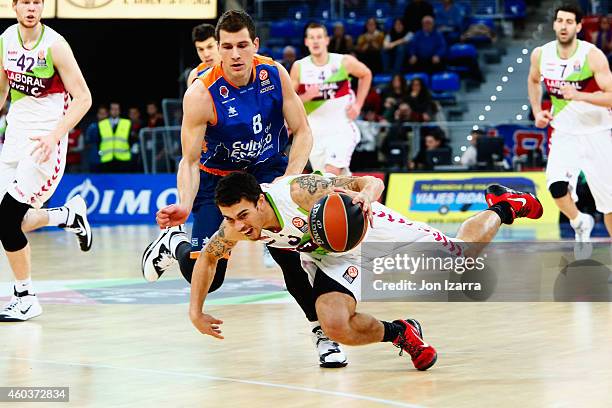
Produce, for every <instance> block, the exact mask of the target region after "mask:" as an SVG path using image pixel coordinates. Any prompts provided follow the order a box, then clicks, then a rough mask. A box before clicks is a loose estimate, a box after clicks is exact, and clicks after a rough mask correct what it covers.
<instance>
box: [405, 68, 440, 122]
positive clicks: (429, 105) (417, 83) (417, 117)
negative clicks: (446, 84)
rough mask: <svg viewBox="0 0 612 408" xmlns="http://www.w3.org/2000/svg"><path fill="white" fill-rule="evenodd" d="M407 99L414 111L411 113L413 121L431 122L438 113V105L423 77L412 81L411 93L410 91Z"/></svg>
mask: <svg viewBox="0 0 612 408" xmlns="http://www.w3.org/2000/svg"><path fill="white" fill-rule="evenodd" d="M406 101H407V102H408V106H410V110H411V111H412V113H411V114H410V121H411V122H430V121H432V120H433V119H434V117H435V115H436V113H438V107H437V105H436V103H435V102H434V100H433V98H432V97H431V93H430V92H429V89H428V88H427V85H425V84H424V83H423V80H422V79H421V78H414V79H413V80H412V81H411V82H410V93H408V96H407V98H406Z"/></svg>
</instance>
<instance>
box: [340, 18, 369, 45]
mask: <svg viewBox="0 0 612 408" xmlns="http://www.w3.org/2000/svg"><path fill="white" fill-rule="evenodd" d="M344 31H345V32H346V33H347V34H348V35H350V36H351V37H353V41H354V42H355V43H357V38H358V37H359V36H360V35H361V34H363V32H364V31H365V20H346V21H345V22H344Z"/></svg>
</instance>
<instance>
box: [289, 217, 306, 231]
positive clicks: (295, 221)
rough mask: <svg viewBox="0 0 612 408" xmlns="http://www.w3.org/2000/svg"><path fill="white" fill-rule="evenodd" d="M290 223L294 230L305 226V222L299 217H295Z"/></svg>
mask: <svg viewBox="0 0 612 408" xmlns="http://www.w3.org/2000/svg"><path fill="white" fill-rule="evenodd" d="M291 223H292V224H293V226H294V227H295V228H298V229H299V228H302V227H303V226H304V225H306V221H304V220H303V219H301V218H300V217H295V218H294V219H293V220H292V221H291Z"/></svg>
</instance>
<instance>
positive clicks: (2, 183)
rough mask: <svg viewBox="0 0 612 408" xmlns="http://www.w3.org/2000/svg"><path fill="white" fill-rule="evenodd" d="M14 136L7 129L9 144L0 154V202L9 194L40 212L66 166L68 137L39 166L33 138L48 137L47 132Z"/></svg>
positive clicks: (19, 133)
mask: <svg viewBox="0 0 612 408" xmlns="http://www.w3.org/2000/svg"><path fill="white" fill-rule="evenodd" d="M15 132H18V134H15V133H13V131H12V130H11V129H10V127H9V128H8V129H7V133H6V136H7V137H6V140H5V143H4V146H3V149H2V153H0V200H1V199H2V198H4V194H5V193H8V194H10V195H11V196H12V197H13V198H14V199H15V200H17V201H19V202H22V203H25V204H29V205H31V206H32V207H34V208H41V207H42V205H43V204H44V203H45V201H47V200H49V198H51V196H52V195H53V192H54V191H55V189H56V188H57V186H58V184H59V182H60V180H61V178H62V175H63V174H64V168H65V166H66V151H67V149H68V137H67V136H64V137H63V138H62V140H61V141H60V143H58V144H57V146H56V148H55V149H54V150H53V152H52V153H51V157H50V158H49V160H47V161H46V162H44V163H40V164H39V163H36V162H35V161H34V158H33V157H32V156H31V155H30V153H31V151H32V149H33V148H34V143H33V142H32V141H30V136H34V135H37V136H40V135H45V134H48V133H49V132H48V131H42V132H41V131H35V132H34V131H27V132H19V131H15Z"/></svg>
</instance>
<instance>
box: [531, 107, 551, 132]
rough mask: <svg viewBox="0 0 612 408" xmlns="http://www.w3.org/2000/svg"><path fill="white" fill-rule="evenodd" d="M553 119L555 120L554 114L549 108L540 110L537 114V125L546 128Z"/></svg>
mask: <svg viewBox="0 0 612 408" xmlns="http://www.w3.org/2000/svg"><path fill="white" fill-rule="evenodd" d="M551 120H553V115H552V113H550V111H547V110H543V111H540V112H538V113H537V114H536V115H535V125H536V127H537V128H545V127H546V126H548V123H549V122H550V121H551Z"/></svg>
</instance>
